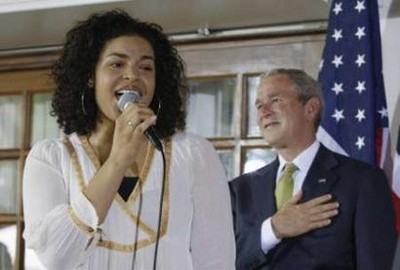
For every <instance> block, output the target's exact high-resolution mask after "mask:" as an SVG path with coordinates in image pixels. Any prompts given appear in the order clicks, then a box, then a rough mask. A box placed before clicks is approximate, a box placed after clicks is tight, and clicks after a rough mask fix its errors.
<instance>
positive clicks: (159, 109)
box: [155, 96, 161, 118]
mask: <svg viewBox="0 0 400 270" xmlns="http://www.w3.org/2000/svg"><path fill="white" fill-rule="evenodd" d="M155 98H156V99H157V102H158V107H157V112H156V116H157V118H158V115H159V114H160V111H161V101H160V99H159V98H158V97H157V96H155Z"/></svg>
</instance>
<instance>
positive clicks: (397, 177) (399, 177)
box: [392, 126, 400, 232]
mask: <svg viewBox="0 0 400 270" xmlns="http://www.w3.org/2000/svg"><path fill="white" fill-rule="evenodd" d="M392 186H393V197H394V203H395V208H396V210H397V209H400V126H399V131H398V136H397V147H396V153H394V162H393V175H392ZM397 213H399V212H397ZM397 217H399V215H398V216H397ZM397 231H398V232H399V231H400V222H399V218H398V219H397Z"/></svg>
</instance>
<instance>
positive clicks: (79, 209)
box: [71, 193, 99, 231]
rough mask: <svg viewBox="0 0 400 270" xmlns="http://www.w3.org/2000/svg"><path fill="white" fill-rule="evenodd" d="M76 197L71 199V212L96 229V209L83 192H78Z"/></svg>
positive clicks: (97, 220)
mask: <svg viewBox="0 0 400 270" xmlns="http://www.w3.org/2000/svg"><path fill="white" fill-rule="evenodd" d="M76 199H77V200H73V201H72V204H71V207H72V210H73V213H74V214H75V216H76V217H77V218H78V219H79V221H80V222H81V223H83V224H84V225H86V226H87V227H89V228H91V229H92V230H93V231H97V229H98V226H99V218H98V216H97V213H96V209H95V208H94V206H93V205H92V203H91V202H90V201H89V200H88V199H87V198H86V196H85V195H84V194H83V193H79V195H78V196H77V197H76ZM74 222H75V221H74ZM75 223H76V222H75Z"/></svg>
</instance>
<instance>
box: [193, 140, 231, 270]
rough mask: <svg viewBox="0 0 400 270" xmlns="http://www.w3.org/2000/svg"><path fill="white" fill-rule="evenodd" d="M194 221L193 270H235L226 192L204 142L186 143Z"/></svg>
mask: <svg viewBox="0 0 400 270" xmlns="http://www.w3.org/2000/svg"><path fill="white" fill-rule="evenodd" d="M190 149H191V154H190V155H189V156H190V158H189V159H190V161H191V162H190V164H189V166H190V171H191V175H192V177H193V179H192V181H193V182H192V183H193V189H192V199H193V205H194V210H193V211H194V217H193V224H192V235H191V251H192V258H193V266H194V267H193V269H195V270H202V269H219V270H232V269H235V240H234V233H233V225H232V223H233V221H232V214H231V213H232V211H231V204H230V196H229V188H228V183H227V179H226V175H225V172H224V169H223V167H222V164H221V161H220V159H219V157H218V155H217V154H216V152H215V150H214V148H213V146H212V145H211V144H210V143H209V142H208V141H206V140H205V139H201V138H199V139H198V140H195V141H192V142H190Z"/></svg>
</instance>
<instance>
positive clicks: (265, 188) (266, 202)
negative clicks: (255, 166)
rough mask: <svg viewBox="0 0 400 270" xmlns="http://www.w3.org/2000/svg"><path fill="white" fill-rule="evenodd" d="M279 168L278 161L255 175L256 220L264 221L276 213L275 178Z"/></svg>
mask: <svg viewBox="0 0 400 270" xmlns="http://www.w3.org/2000/svg"><path fill="white" fill-rule="evenodd" d="M278 167H279V161H278V159H275V160H274V161H273V162H272V163H270V164H269V165H267V166H266V167H264V168H263V169H261V170H259V171H257V172H256V174H255V176H254V177H255V178H254V185H253V194H254V197H255V198H254V202H255V206H256V208H257V218H258V219H259V220H262V221H263V220H265V219H266V218H267V217H269V216H271V215H273V214H274V213H275V212H276V206H275V196H274V190H275V178H276V172H277V170H278Z"/></svg>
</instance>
